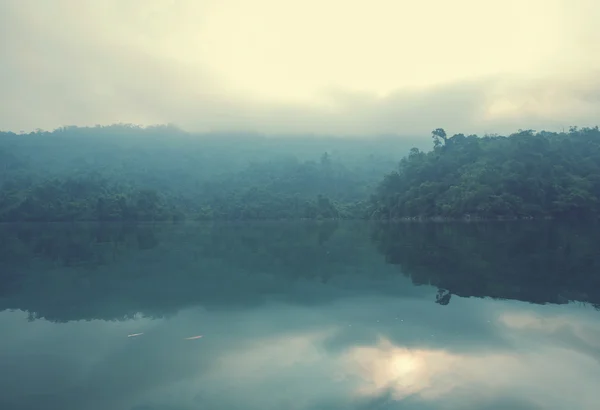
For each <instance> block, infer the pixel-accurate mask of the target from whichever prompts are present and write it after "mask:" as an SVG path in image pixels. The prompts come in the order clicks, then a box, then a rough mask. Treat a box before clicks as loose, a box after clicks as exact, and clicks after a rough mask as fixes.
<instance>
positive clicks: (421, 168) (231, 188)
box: [0, 125, 600, 222]
mask: <svg viewBox="0 0 600 410" xmlns="http://www.w3.org/2000/svg"><path fill="white" fill-rule="evenodd" d="M432 137H433V149H431V150H430V151H429V152H425V151H422V149H423V148H424V147H425V146H431V145H430V141H429V140H428V138H421V139H420V140H419V139H413V140H410V139H406V138H398V137H389V136H388V137H377V138H363V139H357V138H335V137H316V136H293V137H278V138H274V137H271V138H268V137H264V136H260V135H255V134H245V135H243V134H235V135H234V134H205V135H194V134H189V133H186V132H183V131H181V130H179V129H177V128H175V127H171V126H158V127H147V128H142V127H137V126H131V125H113V126H108V127H102V126H97V127H88V128H78V127H66V128H60V129H57V130H55V131H53V132H42V131H38V132H34V133H30V134H23V135H17V134H14V133H9V132H4V133H0V222H7V221H75V220H102V221H124V220H127V221H140V220H179V219H184V218H188V219H244V220H255V219H258V220H262V219H298V218H309V219H316V218H346V219H350V218H373V219H402V218H464V217H471V218H486V219H489V218H530V217H533V218H544V217H566V216H577V217H588V216H596V215H598V214H599V213H600V201H599V198H600V131H599V130H598V127H595V128H583V129H578V128H575V127H573V128H571V129H570V130H569V131H568V132H561V133H552V132H545V131H542V132H537V133H536V132H534V131H531V130H527V131H519V132H518V133H516V134H513V135H510V136H508V137H503V136H497V135H486V136H484V137H478V136H475V135H470V136H465V135H463V134H456V135H454V136H452V137H448V136H447V135H446V132H445V131H444V130H443V129H441V128H438V129H436V130H434V131H433V133H432ZM415 146H416V147H415ZM411 147H415V148H412V149H411ZM394 169H395V170H394ZM392 170H393V171H392ZM390 171H392V172H390Z"/></svg>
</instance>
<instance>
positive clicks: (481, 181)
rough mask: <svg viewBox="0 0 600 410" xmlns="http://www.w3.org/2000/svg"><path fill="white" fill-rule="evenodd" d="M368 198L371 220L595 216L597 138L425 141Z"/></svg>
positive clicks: (593, 134)
mask: <svg viewBox="0 0 600 410" xmlns="http://www.w3.org/2000/svg"><path fill="white" fill-rule="evenodd" d="M432 138H433V145H434V147H433V149H432V150H431V151H429V152H423V151H420V150H419V149H416V148H415V149H412V150H411V151H410V154H409V155H408V156H407V157H406V158H404V159H402V160H401V161H400V164H399V166H398V167H397V170H395V171H393V172H391V173H389V174H387V175H386V176H385V178H384V180H383V182H382V183H381V184H380V185H379V187H378V189H377V192H376V193H375V194H374V195H373V198H372V209H371V215H372V216H373V217H374V218H377V219H396V218H398V219H401V218H414V217H422V218H432V217H442V218H463V217H465V216H467V217H480V218H498V217H506V218H528V217H533V218H544V217H556V218H560V217H566V216H575V217H588V216H596V215H598V214H599V213H600V201H599V199H600V131H599V130H598V127H594V128H582V129H578V128H576V127H572V128H571V129H570V130H569V131H568V132H561V133H552V132H537V133H536V132H534V131H531V130H526V131H519V132H518V133H516V134H513V135H510V136H509V137H502V136H496V135H492V136H485V137H482V138H479V137H477V136H475V135H470V136H465V135H463V134H457V135H454V136H452V137H448V136H447V135H446V132H445V131H444V130H443V129H436V130H435V131H433V133H432Z"/></svg>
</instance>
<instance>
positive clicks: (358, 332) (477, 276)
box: [0, 221, 600, 410]
mask: <svg viewBox="0 0 600 410" xmlns="http://www.w3.org/2000/svg"><path fill="white" fill-rule="evenodd" d="M599 243H600V230H599V229H598V226H596V225H594V224H586V225H575V224H566V223H565V224H559V223H557V222H550V221H544V222H533V221H527V222H495V223H475V222H472V223H454V224H450V223H427V224H420V223H402V224H375V223H362V222H339V223H338V222H261V223H258V222H257V223H242V222H239V223H238V222H229V223H225V222H223V223H217V222H215V223H181V224H139V225H119V224H47V225H46V224H23V225H2V226H0V329H1V335H2V336H1V337H0V409H3V410H12V409H19V410H24V409H36V410H37V409H44V410H50V409H57V410H58V409H60V410H70V409H77V410H96V409H98V410H106V409H111V410H121V409H123V410H192V409H210V410H220V409H224V410H225V409H250V410H270V409H273V410H275V409H276V410H293V409H298V410H314V409H319V410H321V409H323V410H334V409H351V410H354V409H355V410H358V409H416V410H433V409H436V410H438V409H449V410H450V409H456V410H469V409H473V410H501V409H502V410H504V409H506V410H533V409H561V410H563V409H583V410H587V409H590V410H591V409H594V410H595V409H597V408H598V406H599V403H600V389H599V388H598V384H599V382H600V247H599V246H598V244H599Z"/></svg>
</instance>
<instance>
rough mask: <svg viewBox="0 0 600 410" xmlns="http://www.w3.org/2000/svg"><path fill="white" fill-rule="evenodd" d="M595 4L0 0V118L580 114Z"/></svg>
mask: <svg viewBox="0 0 600 410" xmlns="http://www.w3.org/2000/svg"><path fill="white" fill-rule="evenodd" d="M599 17H600V4H599V3H597V2H594V1H592V0H571V1H566V0H529V1H527V2H523V1H516V0H503V1H495V0H487V1H486V0H453V1H446V0H422V1H421V2H419V3H417V2H414V1H405V0H371V1H368V2H367V1H349V0H345V1H341V0H328V1H326V2H322V1H317V0H303V1H281V0H253V1H242V0H219V1H213V0H208V1H203V2H198V1H193V0H118V1H117V0H104V1H102V2H98V1H95V0H54V1H52V2H39V1H36V0H3V1H2V2H1V3H0V30H2V42H0V47H1V48H0V89H2V92H1V93H0V124H1V126H0V128H2V129H5V130H13V131H19V130H24V131H30V130H33V129H36V128H43V129H53V128H56V127H59V126H63V125H93V124H111V123H117V122H127V123H137V124H156V123H174V124H177V125H179V126H180V127H182V128H184V129H186V130H190V131H209V130H210V131H232V130H245V131H258V132H261V133H266V134H282V133H284V134H285V133H318V134H322V133H325V134H339V135H367V134H380V133H399V134H402V135H414V134H418V133H429V132H430V131H431V129H433V128H435V127H438V126H440V127H445V128H446V129H447V130H449V132H451V133H452V132H464V133H479V134H482V133H485V132H512V131H515V130H516V129H517V128H523V129H527V128H533V129H547V130H556V129H561V128H563V127H564V128H566V127H568V126H569V125H579V126H587V125H590V126H592V125H595V124H596V123H595V121H597V118H598V114H600V98H599V97H598V96H599V95H600V94H599V85H598V80H597V78H598V76H597V73H598V69H599V68H600V64H599V63H600V61H599V59H600V58H599V57H598V54H597V44H600V34H598V31H597V29H596V27H595V25H596V22H597V21H598V18H599Z"/></svg>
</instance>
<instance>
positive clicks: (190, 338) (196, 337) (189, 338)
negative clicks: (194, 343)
mask: <svg viewBox="0 0 600 410" xmlns="http://www.w3.org/2000/svg"><path fill="white" fill-rule="evenodd" d="M201 337H202V335H198V336H192V337H186V338H185V339H184V340H194V339H200V338H201Z"/></svg>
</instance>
